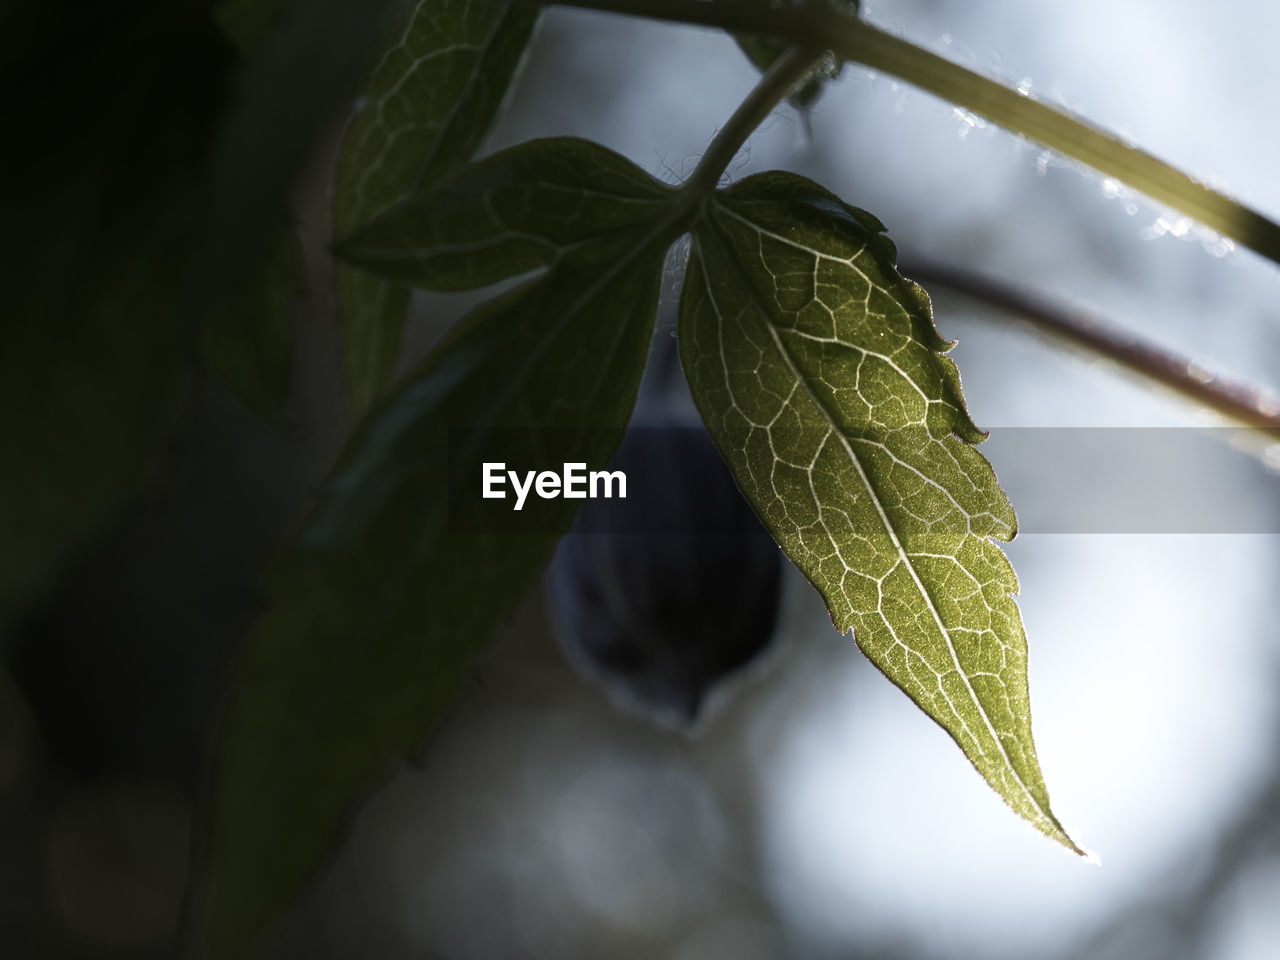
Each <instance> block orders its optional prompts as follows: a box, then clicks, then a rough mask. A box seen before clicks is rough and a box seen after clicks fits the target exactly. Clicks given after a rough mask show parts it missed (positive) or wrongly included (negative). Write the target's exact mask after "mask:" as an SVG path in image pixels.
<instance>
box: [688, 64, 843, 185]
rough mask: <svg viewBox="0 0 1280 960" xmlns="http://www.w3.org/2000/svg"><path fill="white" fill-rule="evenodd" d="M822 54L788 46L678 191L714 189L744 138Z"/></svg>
mask: <svg viewBox="0 0 1280 960" xmlns="http://www.w3.org/2000/svg"><path fill="white" fill-rule="evenodd" d="M821 57H822V52H821V51H820V50H815V49H813V48H811V49H810V50H805V49H803V48H801V47H789V48H788V49H787V50H785V51H784V52H783V53H782V54H781V55H780V56H779V57H778V59H776V60H775V61H774V62H773V64H772V66H770V67H769V69H768V71H767V72H766V73H765V75H764V76H763V77H761V79H760V82H759V83H758V84H756V86H755V87H754V88H753V89H752V91H751V92H750V93H749V94H747V97H746V99H745V100H743V101H742V103H740V104H738V108H737V109H736V110H734V111H733V115H732V116H730V117H729V119H728V120H727V121H726V122H725V125H724V126H723V127H722V128H721V129H720V132H719V133H717V134H716V135H715V137H714V138H713V139H712V140H711V143H710V145H708V147H707V152H706V153H704V154H703V155H702V159H701V160H699V161H698V165H697V167H695V168H694V171H693V173H692V174H691V175H690V176H689V179H688V180H686V181H685V183H684V185H683V186H682V187H681V193H687V194H688V195H689V196H690V197H691V198H692V200H693V201H694V202H697V201H699V200H701V199H702V197H703V196H705V195H706V194H708V193H710V192H711V191H712V190H714V189H715V187H716V184H717V183H719V182H720V176H721V174H723V173H724V171H725V168H726V167H728V166H729V164H730V163H731V162H732V160H733V158H734V157H735V156H737V154H738V151H739V150H741V149H742V145H743V144H744V143H746V142H747V138H748V137H749V136H751V134H752V133H753V132H755V129H756V128H757V127H759V126H760V124H761V123H763V122H764V121H765V119H766V118H767V117H768V116H769V114H770V113H772V112H773V110H774V108H775V107H777V106H778V104H779V103H781V102H782V101H783V99H784V98H785V97H786V96H787V94H789V93H790V92H791V91H792V90H793V89H794V88H795V86H796V84H798V83H799V82H800V81H801V80H803V79H804V78H805V77H806V76H807V75H808V74H809V72H810V71H811V70H813V68H814V66H815V64H816V63H817V62H818V60H819V59H821Z"/></svg>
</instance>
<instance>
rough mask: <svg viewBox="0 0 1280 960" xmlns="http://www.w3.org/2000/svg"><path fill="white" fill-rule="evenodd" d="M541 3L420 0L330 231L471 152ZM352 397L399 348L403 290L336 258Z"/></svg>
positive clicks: (377, 80) (361, 116)
mask: <svg viewBox="0 0 1280 960" xmlns="http://www.w3.org/2000/svg"><path fill="white" fill-rule="evenodd" d="M537 17H538V9H537V8H536V7H532V6H526V5H519V4H516V5H508V4H505V3H498V2H493V0H422V2H420V3H419V4H418V5H417V8H416V9H415V11H414V13H413V16H412V17H411V18H410V19H409V22H408V24H407V26H406V28H405V30H404V33H403V34H402V35H401V37H400V39H399V41H398V42H397V43H396V44H395V45H394V46H393V47H392V48H391V49H390V50H389V51H387V53H386V55H385V56H383V58H382V60H381V61H380V62H379V63H378V65H377V67H376V68H375V69H374V71H373V74H372V76H371V77H370V79H369V82H368V84H367V86H366V89H365V93H364V105H363V107H362V109H361V110H360V112H359V113H358V114H357V115H356V117H355V119H354V120H353V121H352V122H351V125H350V127H349V128H348V130H347V134H346V138H345V140H344V142H343V147H342V154H341V156H340V158H339V161H338V173H337V186H336V190H335V194H334V236H335V237H343V236H346V235H347V234H349V233H351V232H352V231H353V230H355V229H356V228H357V227H359V226H361V225H363V224H364V223H367V222H368V221H369V220H372V219H373V218H374V217H376V216H377V215H378V214H379V213H381V212H383V211H384V210H386V209H387V208H388V207H389V206H391V205H392V204H394V203H396V202H397V201H399V200H401V199H403V198H404V197H405V196H406V195H408V194H410V193H411V192H413V191H414V190H417V189H421V188H422V187H424V186H426V185H428V184H430V183H432V182H433V181H435V180H436V179H437V178H439V177H440V176H441V175H442V174H444V173H446V172H448V171H450V170H452V169H454V168H455V167H457V166H458V165H459V164H462V163H465V162H466V161H468V160H470V159H471V156H472V154H474V152H475V150H476V148H477V146H479V144H480V141H481V139H482V138H483V137H484V135H485V133H486V132H487V131H488V129H489V126H490V124H491V123H492V121H493V118H494V115H495V114H496V113H497V111H498V108H499V107H500V106H501V104H502V100H503V98H504V97H505V95H506V91H507V87H508V85H509V83H510V81H511V78H512V76H513V75H514V73H515V71H516V68H517V67H518V66H519V63H520V60H521V58H522V56H523V54H524V50H525V47H526V45H527V43H528V40H529V36H530V34H531V33H532V31H533V27H534V24H535V23H536V21H537ZM336 285H337V292H338V303H339V308H340V310H341V314H342V331H343V338H344V355H345V367H346V374H347V384H348V390H349V392H350V399H351V403H352V406H353V408H354V409H355V410H357V411H360V410H363V409H364V408H365V407H366V406H368V404H369V403H370V402H371V401H372V400H373V399H374V398H375V397H376V396H377V395H378V393H379V392H380V391H381V390H382V389H383V388H384V387H385V386H386V384H387V382H388V381H389V380H390V378H391V373H392V369H393V367H394V365H395V361H396V357H397V355H398V354H399V350H400V333H401V328H402V327H403V325H404V319H405V311H406V310H407V308H408V303H409V298H408V293H407V291H405V290H404V289H403V288H398V287H395V286H389V285H388V284H386V283H383V282H381V281H378V280H373V279H371V278H369V277H366V276H362V275H360V274H359V273H356V272H354V271H352V270H349V269H346V268H342V267H340V268H339V269H338V272H337V277H336Z"/></svg>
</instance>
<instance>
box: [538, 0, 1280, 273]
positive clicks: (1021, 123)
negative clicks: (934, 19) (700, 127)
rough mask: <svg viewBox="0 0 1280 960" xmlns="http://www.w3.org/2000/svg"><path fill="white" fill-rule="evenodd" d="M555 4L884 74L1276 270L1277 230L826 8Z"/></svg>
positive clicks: (565, 0) (688, 2) (1028, 101)
mask: <svg viewBox="0 0 1280 960" xmlns="http://www.w3.org/2000/svg"><path fill="white" fill-rule="evenodd" d="M559 2H560V5H562V6H571V7H582V8H585V9H591V10H601V11H606V12H611V13H619V14H627V15H631V16H642V17H648V18H653V19H659V20H672V21H677V22H681V23H689V24H697V25H701V26H707V27H718V28H720V29H723V30H729V31H732V32H736V33H754V34H762V35H766V36H770V37H774V38H776V39H779V40H783V41H785V42H788V43H791V44H794V45H796V46H799V47H803V48H806V49H815V48H819V49H829V50H831V51H833V52H834V53H835V54H836V55H837V56H839V57H840V58H842V59H844V60H851V61H853V62H856V63H860V64H863V65H864V66H867V67H870V68H871V69H874V70H879V71H882V72H884V73H887V74H891V75H893V76H895V77H897V78H898V79H900V80H903V81H905V82H907V83H910V84H912V85H913V86H916V87H919V88H920V89H922V90H925V91H927V92H928V93H932V94H934V95H935V96H938V97H941V98H942V99H944V100H948V101H950V102H952V103H955V104H957V105H958V106H960V107H962V108H964V109H966V110H968V111H970V112H972V113H974V114H977V115H979V116H982V117H984V118H986V119H987V120H990V121H991V122H993V123H996V124H998V125H1000V126H1002V127H1004V128H1005V129H1007V130H1009V131H1011V132H1013V133H1015V134H1018V135H1020V136H1024V137H1026V138H1028V139H1029V140H1034V141H1036V142H1037V143H1040V144H1041V145H1043V146H1045V147H1048V148H1050V149H1051V150H1055V151H1057V152H1059V153H1062V154H1064V155H1065V156H1068V157H1070V158H1072V159H1073V160H1076V161H1077V162H1079V163H1082V164H1084V165H1085V166H1088V167H1091V168H1093V169H1094V170H1096V171H1098V172H1099V173H1101V174H1103V175H1104V176H1107V177H1112V178H1114V179H1116V180H1119V181H1121V182H1123V183H1126V184H1128V185H1129V186H1130V187H1132V188H1133V189H1134V190H1137V191H1138V192H1139V193H1142V194H1145V195H1146V196H1148V197H1150V198H1151V199H1152V200H1155V201H1156V202H1157V203H1161V204H1164V205H1166V206H1168V207H1171V208H1173V209H1175V210H1178V211H1180V212H1181V213H1183V214H1185V215H1186V216H1189V217H1191V218H1193V219H1195V220H1197V221H1199V222H1200V223H1202V224H1204V225H1205V226H1206V227H1208V228H1209V229H1211V230H1213V231H1215V232H1217V233H1219V234H1221V235H1222V236H1224V237H1228V238H1230V239H1232V240H1234V241H1236V242H1237V243H1240V244H1242V245H1243V246H1246V247H1249V248H1250V249H1252V250H1253V251H1254V252H1256V253H1258V254H1260V255H1261V256H1263V257H1266V258H1267V259H1268V260H1271V261H1272V262H1273V263H1276V264H1277V265H1280V224H1277V223H1276V222H1275V221H1274V220H1272V219H1270V218H1268V217H1265V216H1263V215H1262V214H1260V213H1258V212H1257V211H1255V210H1252V209H1250V208H1248V207H1246V206H1244V205H1243V204H1241V203H1238V202H1237V201H1235V200H1232V199H1231V198H1229V197H1227V196H1225V195H1223V194H1221V193H1218V192H1217V191H1215V190H1211V189H1210V188H1209V187H1206V186H1205V185H1204V184H1203V183H1200V182H1198V181H1196V180H1193V179H1192V178H1191V177H1189V176H1187V175H1186V174H1185V173H1182V172H1181V171H1179V170H1177V169H1176V168H1174V167H1172V166H1170V165H1169V164H1167V163H1165V162H1164V161H1162V160H1159V159H1157V158H1156V157H1154V156H1152V155H1151V154H1149V153H1146V152H1145V151H1142V150H1139V149H1137V148H1135V147H1132V146H1129V145H1128V144H1125V143H1123V142H1121V141H1120V140H1119V139H1117V138H1116V137H1114V136H1112V135H1110V134H1107V133H1103V132H1102V131H1100V130H1098V129H1096V128H1094V127H1092V126H1090V125H1088V124H1087V123H1085V122H1083V121H1081V120H1079V119H1076V118H1075V117H1072V116H1070V115H1068V114H1067V113H1065V112H1063V111H1061V110H1057V109H1055V108H1054V107H1051V106H1048V105H1047V104H1044V103H1040V102H1039V101H1037V100H1034V99H1032V98H1031V97H1029V96H1024V95H1023V94H1021V93H1019V92H1018V91H1016V90H1012V89H1010V88H1008V87H1006V86H1004V85H1002V84H1000V83H997V82H995V81H994V80H991V79H989V78H987V77H984V76H982V75H981V74H978V73H975V72H974V71H972V70H969V69H967V68H966V67H962V66H960V65H959V64H957V63H952V62H951V61H950V60H947V59H945V58H944V57H940V56H938V55H937V54H934V53H930V52H929V51H927V50H924V49H922V48H920V47H917V46H916V45H914V44H912V43H910V42H908V41H906V40H902V39H900V38H898V37H895V36H893V35H892V34H889V33H886V32H885V31H883V30H880V29H879V28H877V27H874V26H872V25H871V24H869V23H866V22H865V21H862V20H859V19H857V18H855V17H851V16H848V15H846V14H843V13H841V12H840V11H839V10H837V9H835V8H833V7H832V6H830V5H828V4H824V3H801V2H797V3H794V4H792V5H789V6H788V5H782V6H773V5H766V4H750V3H740V2H725V0H559Z"/></svg>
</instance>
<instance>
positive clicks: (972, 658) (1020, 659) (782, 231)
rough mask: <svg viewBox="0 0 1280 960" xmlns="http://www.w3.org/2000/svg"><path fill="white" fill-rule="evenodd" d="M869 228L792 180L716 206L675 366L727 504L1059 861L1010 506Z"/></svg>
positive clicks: (884, 243)
mask: <svg viewBox="0 0 1280 960" xmlns="http://www.w3.org/2000/svg"><path fill="white" fill-rule="evenodd" d="M882 229H883V227H882V225H881V224H880V223H879V222H878V221H876V220H875V218H873V217H871V216H870V215H869V214H866V213H864V212H862V211H859V210H855V209H853V208H851V207H848V206H846V205H845V204H843V203H841V202H840V201H839V200H838V199H837V198H835V197H834V196H832V195H831V194H829V193H827V192H826V191H825V190H823V189H822V188H821V187H818V186H817V185H816V184H813V183H812V182H810V181H808V180H805V179H803V178H801V177H797V176H794V175H792V174H785V173H769V174H762V175H759V176H755V177H751V178H749V179H747V180H744V181H742V182H741V183H738V184H737V185H735V186H733V187H732V188H730V189H728V190H726V191H723V192H721V193H719V194H717V195H716V197H715V198H714V200H712V201H711V202H710V203H709V204H708V205H707V209H706V213H705V214H704V216H703V218H702V219H701V220H700V221H699V223H698V225H697V226H696V228H695V230H694V244H693V247H692V250H691V252H690V256H689V265H688V269H687V275H686V278H685V285H684V295H683V300H682V303H681V313H680V350H681V359H682V362H683V364H684V367H685V370H686V372H687V374H688V377H689V382H690V386H691V389H692V391H693V396H694V399H695V401H696V402H697V405H698V408H699V410H700V411H701V413H702V416H703V419H704V421H705V422H706V424H707V427H708V429H709V430H710V432H711V435H712V437H713V439H714V440H715V441H716V444H717V446H718V447H719V448H720V451H721V453H722V454H723V455H724V457H725V459H726V460H727V461H728V462H729V465H730V468H731V469H732V470H733V472H734V475H735V477H736V478H737V480H738V483H739V485H740V486H741V487H742V490H743V493H744V494H745V495H746V496H747V498H748V500H750V501H751V503H752V505H753V506H754V507H755V508H756V510H757V512H758V513H759V514H760V517H761V519H762V520H763V521H764V523H765V525H766V526H767V527H768V529H769V530H770V532H771V533H772V534H773V535H774V537H775V538H776V539H777V540H778V542H779V543H780V544H781V545H782V547H783V549H784V550H785V551H786V553H787V555H788V556H790V557H791V559H792V560H793V561H794V562H795V563H796V565H797V566H798V567H799V568H800V569H801V570H802V571H803V572H804V574H805V576H806V577H808V578H809V580H810V581H811V582H812V583H813V584H814V586H815V587H817V589H818V591H819V592H820V593H821V594H822V596H823V598H824V600H825V601H826V603H827V607H828V609H829V610H830V612H831V617H832V620H833V621H834V622H835V625H836V626H837V627H838V628H839V629H840V630H850V629H852V631H853V635H854V638H855V640H856V641H857V643H858V646H859V648H860V649H861V650H862V651H863V652H864V653H865V654H866V655H867V657H869V658H870V659H871V661H872V662H873V663H874V664H875V665H876V666H877V667H879V668H880V670H881V671H883V672H884V674H885V675H886V676H887V677H888V678H889V679H890V680H892V681H893V682H894V683H895V684H896V685H897V686H898V687H900V688H901V689H902V690H903V691H904V692H906V694H907V695H908V696H909V697H911V699H912V700H914V701H915V703H916V704H917V705H918V706H919V707H920V708H921V709H922V710H924V711H925V713H927V714H928V715H929V716H930V717H932V718H933V719H934V720H936V721H937V722H938V723H939V724H940V725H941V726H942V727H943V728H944V729H945V730H946V731H947V732H948V733H949V734H950V735H951V736H952V737H953V738H954V739H955V741H956V743H957V744H959V746H960V748H961V749H962V750H963V751H964V753H965V755H966V756H967V757H968V758H969V759H970V760H971V761H972V762H973V764H974V766H975V767H977V769H978V771H979V772H980V773H981V774H982V776H983V777H984V778H985V779H986V780H987V782H988V783H989V784H990V785H991V786H992V787H993V788H994V789H995V790H996V792H997V793H999V794H1000V796H1001V797H1003V798H1004V799H1005V800H1006V801H1007V802H1008V803H1009V805H1010V806H1012V807H1013V809H1014V810H1016V811H1017V812H1018V813H1020V814H1021V815H1022V816H1023V817H1025V818H1026V819H1027V820H1028V821H1030V822H1031V823H1032V824H1033V825H1035V826H1036V827H1037V828H1038V829H1039V830H1041V831H1043V832H1044V833H1045V834H1047V835H1048V836H1050V837H1052V838H1054V839H1055V840H1058V841H1059V842H1061V843H1063V844H1065V845H1066V846H1067V847H1069V848H1071V849H1073V850H1076V849H1077V848H1076V847H1075V844H1074V843H1073V842H1072V841H1071V839H1070V838H1069V837H1068V836H1067V834H1066V833H1065V832H1064V831H1063V829H1062V827H1061V826H1060V825H1059V823H1058V821H1057V819H1056V818H1055V816H1054V814H1053V813H1052V811H1051V810H1050V807H1049V796H1048V792H1047V790H1046V788H1045V785H1044V781H1043V778H1042V776H1041V773H1040V767H1039V763H1038V761H1037V759H1036V753H1035V747H1034V744H1033V742H1032V737H1031V713H1030V708H1029V704H1028V694H1027V669H1026V640H1025V637H1024V634H1023V628H1022V621H1021V617H1020V615H1019V613H1018V608H1017V605H1016V603H1015V602H1014V600H1013V595H1014V594H1015V593H1016V592H1017V590H1018V582H1017V579H1016V578H1015V576H1014V573H1013V569H1012V567H1011V566H1010V565H1009V562H1008V560H1007V559H1006V558H1005V555H1004V553H1003V551H1002V550H1001V549H1000V548H999V546H998V545H997V544H996V543H995V542H993V541H994V540H1008V539H1011V538H1012V537H1013V535H1014V532H1015V528H1016V520H1015V517H1014V514H1013V509H1012V508H1011V507H1010V505H1009V502H1008V501H1007V499H1006V498H1005V496H1004V493H1003V491H1001V489H1000V487H999V486H998V485H997V483H996V477H995V474H994V472H993V471H992V469H991V466H990V465H989V464H988V463H987V461H986V460H985V459H984V458H983V457H982V455H981V454H980V453H978V451H977V450H976V449H975V448H974V446H973V444H974V443H977V442H978V441H979V440H981V439H982V438H983V436H984V434H983V433H982V431H980V430H979V429H978V428H977V427H976V426H975V425H974V423H973V421H972V420H971V419H970V418H969V414H968V412H967V410H966V409H965V405H964V399H963V397H962V395H961V392H960V379H959V376H958V375H957V373H956V369H955V365H954V364H953V363H952V362H951V360H949V359H948V358H947V357H945V356H943V351H945V350H946V349H947V347H948V346H949V344H948V343H947V342H946V341H944V340H943V339H942V338H941V337H940V336H939V335H938V333H937V331H936V330H935V328H934V325H933V319H932V314H931V311H930V307H929V300H928V297H927V296H926V295H925V293H924V291H922V290H921V289H920V288H919V287H918V286H916V285H915V284H913V283H911V282H910V281H908V280H905V279H903V278H902V277H901V276H900V275H899V274H898V272H897V270H896V269H895V267H894V260H895V251H894V248H893V245H892V244H891V243H890V242H889V241H888V240H887V239H886V238H885V237H884V235H883V234H882V233H881V231H882ZM1077 852H1078V851H1077Z"/></svg>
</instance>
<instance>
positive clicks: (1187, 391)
mask: <svg viewBox="0 0 1280 960" xmlns="http://www.w3.org/2000/svg"><path fill="white" fill-rule="evenodd" d="M901 269H902V272H903V273H904V274H905V275H907V276H909V277H911V278H912V279H913V280H916V281H918V282H919V283H921V284H923V285H925V286H930V285H934V286H943V287H948V288H950V289H951V290H954V291H955V292H957V293H960V294H963V295H964V296H967V297H970V298H971V299H974V300H978V301H981V302H982V303H984V304H986V305H987V306H990V307H994V308H996V309H997V310H999V311H1001V312H1004V313H1009V314H1013V315H1016V316H1018V317H1019V318H1021V319H1023V320H1026V321H1027V322H1028V323H1030V324H1032V325H1033V326H1034V327H1036V328H1037V329H1038V330H1042V331H1044V332H1045V333H1048V334H1051V335H1052V336H1055V337H1058V338H1060V339H1062V340H1065V341H1067V342H1069V343H1071V344H1074V345H1076V346H1079V347H1083V348H1085V349H1086V350H1088V351H1090V352H1091V353H1096V354H1098V355H1100V356H1102V357H1105V358H1106V359H1108V360H1111V361H1114V362H1115V363H1118V364H1120V365H1121V366H1123V367H1126V368H1127V369H1129V370H1132V371H1134V372H1135V373H1138V374H1141V375H1142V376H1143V377H1145V378H1147V379H1149V380H1153V381H1155V382H1156V383H1159V384H1160V385H1162V386H1164V387H1167V388H1169V389H1171V390H1174V391H1176V392H1177V393H1180V394H1182V395H1183V396H1184V397H1187V398H1188V399H1190V400H1193V401H1195V402H1196V403H1198V404H1202V405H1203V406H1206V407H1209V408H1210V409H1212V410H1215V411H1217V412H1218V413H1220V414H1222V415H1224V416H1226V417H1229V418H1231V419H1232V420H1235V421H1238V422H1240V423H1242V424H1244V425H1245V426H1248V427H1252V428H1254V429H1256V430H1259V431H1262V432H1263V433H1266V434H1268V435H1270V436H1273V437H1277V438H1280V398H1277V397H1276V396H1275V395H1273V394H1269V393H1267V392H1266V391H1264V390H1262V389H1260V388H1258V387H1255V386H1253V385H1251V384H1248V383H1243V382H1241V381H1239V380H1231V379H1228V378H1226V377H1222V376H1219V375H1217V374H1213V373H1210V372H1208V371H1206V370H1204V369H1203V368H1201V367H1199V366H1198V365H1197V364H1196V363H1195V362H1194V361H1192V360H1191V359H1190V358H1188V357H1184V356H1180V355H1179V354H1177V353H1174V352H1173V351H1171V350H1166V349H1165V348H1163V347H1161V346H1158V345H1157V344H1154V343H1152V342H1150V341H1148V340H1144V339H1142V338H1141V337H1138V336H1134V335H1132V334H1129V333H1124V332H1122V331H1120V330H1118V329H1116V328H1115V327H1114V326H1112V325H1111V324H1109V323H1107V322H1106V321H1105V320H1103V319H1102V318H1101V317H1099V316H1097V315H1095V314H1093V313H1090V312H1088V311H1086V310H1084V309H1082V308H1079V307H1067V306H1062V305H1058V304H1054V303H1051V302H1049V301H1048V300H1046V299H1044V298H1042V297H1040V296H1038V295H1036V294H1034V293H1031V292H1029V291H1026V290H1023V289H1020V288H1018V287H1016V286H1013V285H1011V284H1007V283H1003V282H1001V281H999V280H995V279H992V278H990V277H984V276H979V275H977V274H973V273H970V272H968V271H965V270H961V269H957V268H954V267H948V266H943V265H940V264H934V263H928V262H913V263H909V264H903V265H902V268H901Z"/></svg>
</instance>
